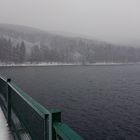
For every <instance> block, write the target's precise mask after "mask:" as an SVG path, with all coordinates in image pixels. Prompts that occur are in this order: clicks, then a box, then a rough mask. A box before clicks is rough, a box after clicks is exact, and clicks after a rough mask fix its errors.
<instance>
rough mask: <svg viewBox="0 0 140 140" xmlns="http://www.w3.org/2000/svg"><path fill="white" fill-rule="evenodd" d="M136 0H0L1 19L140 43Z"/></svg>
mask: <svg viewBox="0 0 140 140" xmlns="http://www.w3.org/2000/svg"><path fill="white" fill-rule="evenodd" d="M139 5H140V1H139V0H117V1H116V0H106V1H102V0H71V1H70V0H59V1H56V0H41V1H40V0H36V1H34V0H24V1H21V0H12V1H10V0H0V19H1V20H0V22H1V23H8V24H19V25H26V26H31V27H36V28H40V29H42V30H47V31H53V32H54V31H55V32H58V33H66V34H67V33H68V34H73V35H79V36H84V37H87V38H93V39H99V40H103V41H108V42H112V43H117V44H126V45H132V46H133V45H134V46H140V41H139V40H140V28H139V25H140V18H139V15H140V9H139Z"/></svg>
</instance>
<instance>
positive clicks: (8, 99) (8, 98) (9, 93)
mask: <svg viewBox="0 0 140 140" xmlns="http://www.w3.org/2000/svg"><path fill="white" fill-rule="evenodd" d="M10 82H11V79H10V78H8V79H7V89H8V90H7V110H8V112H7V113H8V114H7V116H8V125H9V127H11V89H10V87H9V83H10Z"/></svg>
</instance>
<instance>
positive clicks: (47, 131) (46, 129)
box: [44, 114, 49, 140]
mask: <svg viewBox="0 0 140 140" xmlns="http://www.w3.org/2000/svg"><path fill="white" fill-rule="evenodd" d="M44 140H49V127H48V114H44Z"/></svg>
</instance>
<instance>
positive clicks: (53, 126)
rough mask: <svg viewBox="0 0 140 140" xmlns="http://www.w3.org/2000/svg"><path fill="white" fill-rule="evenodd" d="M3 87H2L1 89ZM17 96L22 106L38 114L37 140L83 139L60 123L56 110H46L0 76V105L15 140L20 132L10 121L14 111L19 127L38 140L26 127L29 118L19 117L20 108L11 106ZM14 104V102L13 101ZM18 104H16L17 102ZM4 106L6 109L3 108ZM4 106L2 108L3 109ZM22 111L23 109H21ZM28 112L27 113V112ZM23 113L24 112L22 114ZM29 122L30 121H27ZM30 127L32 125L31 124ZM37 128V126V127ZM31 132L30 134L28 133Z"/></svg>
mask: <svg viewBox="0 0 140 140" xmlns="http://www.w3.org/2000/svg"><path fill="white" fill-rule="evenodd" d="M3 85H4V87H3ZM14 95H15V97H16V96H17V97H18V99H20V101H23V102H24V104H25V105H26V106H28V107H30V108H31V109H32V110H34V112H36V113H37V114H38V116H40V117H41V118H42V120H43V124H42V125H43V126H42V128H43V132H42V133H41V134H40V133H39V134H38V135H40V136H43V139H40V138H39V140H59V139H61V140H83V138H82V137H81V136H80V135H78V134H77V133H76V132H75V131H74V130H72V129H71V128H70V127H69V126H68V125H66V124H64V123H61V111H60V110H58V109H53V110H48V109H46V108H45V107H44V106H42V105H41V104H39V103H38V102H37V101H35V100H34V99H33V98H32V97H31V96H29V95H28V94H26V93H25V92H24V91H22V90H21V89H20V88H19V87H18V86H16V84H14V83H13V82H11V80H10V79H7V81H6V80H5V79H4V78H2V77H1V76H0V105H1V106H2V108H3V111H4V112H7V113H6V115H5V116H7V117H6V118H7V120H8V124H9V126H10V128H11V129H14V132H15V134H16V138H17V140H20V139H21V138H20V134H19V132H20V130H22V129H19V130H18V129H17V128H16V124H15V123H14V120H13V119H12V115H11V110H13V111H16V114H17V117H18V120H19V121H20V122H21V125H23V126H24V129H26V131H27V132H29V134H30V136H31V138H32V140H38V139H36V138H35V137H34V134H35V133H33V132H34V131H32V130H30V129H31V128H30V127H28V123H29V122H28V120H27V118H29V117H30V116H27V115H26V119H24V116H22V117H21V115H20V112H18V110H20V108H19V107H20V106H17V107H15V106H13V104H14V102H13V103H12V98H14V97H13V96H14ZM1 102H2V103H1ZM15 102H16V101H15ZM17 103H18V102H17ZM5 105H6V107H5ZM3 106H4V107H3ZM22 109H23V108H22ZM28 112H29V111H28ZM23 113H24V112H23ZM29 120H30V119H29ZM31 125H32V123H31ZM38 127H39V126H38ZM30 132H32V133H30ZM35 135H36V134H35Z"/></svg>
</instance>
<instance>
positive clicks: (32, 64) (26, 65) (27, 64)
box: [0, 62, 140, 67]
mask: <svg viewBox="0 0 140 140" xmlns="http://www.w3.org/2000/svg"><path fill="white" fill-rule="evenodd" d="M133 64H140V62H139V63H106V62H103V63H86V64H81V63H57V62H50V63H22V64H15V63H0V67H18V66H19V67H21V66H23V67H28V66H78V65H85V66H104V65H105V66H107V65H133Z"/></svg>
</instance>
